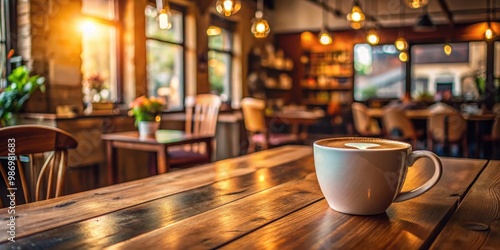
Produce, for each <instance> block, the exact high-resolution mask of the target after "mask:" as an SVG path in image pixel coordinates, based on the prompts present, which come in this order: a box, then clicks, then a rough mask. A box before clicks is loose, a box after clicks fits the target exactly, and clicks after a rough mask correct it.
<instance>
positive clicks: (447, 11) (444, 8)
mask: <svg viewBox="0 0 500 250" xmlns="http://www.w3.org/2000/svg"><path fill="white" fill-rule="evenodd" d="M438 3H439V7H441V10H442V11H443V13H444V15H445V16H446V18H448V22H450V25H451V26H454V25H455V22H454V21H453V13H451V11H450V7H448V4H447V3H446V1H445V0H438Z"/></svg>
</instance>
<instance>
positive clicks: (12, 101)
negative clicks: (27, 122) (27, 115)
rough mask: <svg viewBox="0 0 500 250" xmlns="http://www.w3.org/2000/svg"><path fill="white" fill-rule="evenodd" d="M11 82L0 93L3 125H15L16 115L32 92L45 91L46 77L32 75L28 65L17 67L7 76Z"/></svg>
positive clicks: (0, 115) (0, 112)
mask: <svg viewBox="0 0 500 250" xmlns="http://www.w3.org/2000/svg"><path fill="white" fill-rule="evenodd" d="M7 80H8V81H9V82H10V84H9V86H7V87H6V88H5V89H4V90H3V91H2V92H1V93H0V123H1V125H2V126H9V125H15V124H16V123H17V121H16V117H17V116H16V115H15V114H17V113H19V111H21V109H22V108H23V106H24V104H25V103H26V101H27V100H28V99H29V98H30V96H31V94H33V93H35V92H36V91H37V90H40V91H42V92H44V91H45V85H44V83H45V78H44V77H42V76H39V75H34V76H30V70H29V69H28V67H26V66H24V65H23V66H20V67H17V68H16V69H14V70H13V71H12V73H11V74H10V75H9V76H8V77H7Z"/></svg>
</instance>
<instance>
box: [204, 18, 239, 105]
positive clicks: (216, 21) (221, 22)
mask: <svg viewBox="0 0 500 250" xmlns="http://www.w3.org/2000/svg"><path fill="white" fill-rule="evenodd" d="M236 25H237V24H236V22H233V21H230V20H227V19H224V18H221V17H220V16H217V15H214V14H211V15H210V25H209V26H217V27H219V28H221V29H225V30H227V31H228V32H230V36H229V40H230V44H231V46H230V49H229V50H224V49H215V48H211V47H210V44H209V39H210V38H207V53H206V57H207V58H209V56H208V55H209V53H210V51H213V52H217V53H223V54H226V55H229V57H230V61H231V63H230V64H229V67H228V69H229V72H228V75H229V84H228V86H229V89H228V91H227V93H228V96H227V102H229V103H231V100H232V97H233V93H232V91H233V60H234V54H235V53H234V40H235V39H234V36H235V32H236ZM207 74H210V71H208V72H207ZM208 79H209V82H208V84H209V90H210V91H212V86H211V85H212V84H211V83H210V76H208Z"/></svg>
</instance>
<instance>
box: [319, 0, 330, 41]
mask: <svg viewBox="0 0 500 250" xmlns="http://www.w3.org/2000/svg"><path fill="white" fill-rule="evenodd" d="M322 5H324V1H322ZM321 8H322V10H321V17H322V19H323V25H322V26H321V32H320V33H319V43H321V44H323V45H328V44H330V43H332V41H333V39H332V37H331V36H330V34H329V33H328V30H327V27H326V26H327V24H328V15H326V13H325V12H326V9H325V8H326V7H325V6H321Z"/></svg>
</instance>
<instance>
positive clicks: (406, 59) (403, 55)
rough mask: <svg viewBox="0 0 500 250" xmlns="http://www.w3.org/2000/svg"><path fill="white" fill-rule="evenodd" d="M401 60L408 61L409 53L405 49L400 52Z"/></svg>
mask: <svg viewBox="0 0 500 250" xmlns="http://www.w3.org/2000/svg"><path fill="white" fill-rule="evenodd" d="M399 60H401V61H402V62H406V61H408V54H407V53H406V52H405V51H401V53H399Z"/></svg>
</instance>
